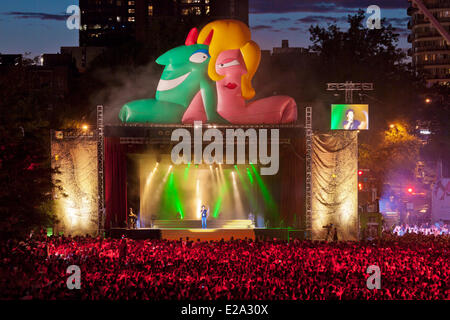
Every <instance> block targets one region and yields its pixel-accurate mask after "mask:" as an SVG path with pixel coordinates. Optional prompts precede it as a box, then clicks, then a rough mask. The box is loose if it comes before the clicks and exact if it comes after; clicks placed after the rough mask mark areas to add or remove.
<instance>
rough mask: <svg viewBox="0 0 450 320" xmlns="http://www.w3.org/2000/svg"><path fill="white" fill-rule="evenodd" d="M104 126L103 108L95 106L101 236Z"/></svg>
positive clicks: (103, 203)
mask: <svg viewBox="0 0 450 320" xmlns="http://www.w3.org/2000/svg"><path fill="white" fill-rule="evenodd" d="M104 129H105V125H104V117H103V106H101V105H99V106H97V154H98V157H97V160H98V234H99V235H103V232H104V229H105V190H104V161H103V159H104V154H105V139H104V136H105V131H104Z"/></svg>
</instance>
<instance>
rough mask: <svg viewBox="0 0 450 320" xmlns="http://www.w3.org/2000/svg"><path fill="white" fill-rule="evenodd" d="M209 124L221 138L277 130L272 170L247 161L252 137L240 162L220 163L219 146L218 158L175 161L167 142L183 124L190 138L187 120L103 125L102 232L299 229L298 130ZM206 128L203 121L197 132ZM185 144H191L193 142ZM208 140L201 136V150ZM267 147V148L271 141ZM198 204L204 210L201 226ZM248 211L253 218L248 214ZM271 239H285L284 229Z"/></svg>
mask: <svg viewBox="0 0 450 320" xmlns="http://www.w3.org/2000/svg"><path fill="white" fill-rule="evenodd" d="M214 127H215V128H214V129H217V130H219V131H221V132H222V133H223V135H224V137H225V134H226V131H227V130H230V129H231V130H238V129H242V130H243V131H246V130H247V129H255V130H256V131H257V132H258V134H259V130H261V129H262V130H264V129H265V130H267V131H268V135H269V141H270V135H271V130H272V129H277V130H279V141H278V143H277V145H276V147H277V148H278V149H279V168H278V171H277V173H276V174H274V175H262V174H261V168H262V167H268V165H267V164H265V165H262V164H260V163H251V162H250V161H249V152H250V145H251V144H255V142H254V141H253V142H251V141H249V139H248V138H247V141H246V143H245V163H243V164H242V163H241V164H226V152H224V156H225V159H224V161H223V162H222V163H213V164H211V165H208V164H206V163H204V161H203V163H200V164H195V163H192V162H189V163H182V164H175V163H174V162H173V161H172V159H171V151H172V149H173V148H174V146H175V145H176V144H178V141H176V142H174V141H172V140H171V136H172V134H173V131H174V130H177V129H180V128H183V129H186V130H188V131H190V132H191V135H192V136H194V135H195V131H194V130H195V128H194V127H193V126H189V125H151V124H136V125H119V126H105V128H104V133H105V138H104V185H105V208H106V212H105V213H106V215H105V231H106V233H107V234H108V233H110V234H111V236H121V235H122V234H123V233H125V234H126V235H128V236H130V237H131V238H163V239H173V240H179V239H180V238H186V237H189V239H200V240H221V239H222V238H223V239H224V240H229V239H231V238H234V239H245V238H247V239H255V238H257V237H259V236H264V237H265V235H266V234H271V232H269V231H265V232H263V230H267V227H271V228H280V227H282V228H283V227H288V226H289V227H296V228H297V229H298V228H301V225H302V223H304V218H305V201H304V199H305V158H304V154H305V138H304V129H303V128H302V127H301V126H299V125H278V126H272V125H264V126H263V125H259V126H230V125H217V126H214ZM210 128H211V126H210V125H203V130H204V131H205V130H208V129H210ZM236 144H237V140H236V142H235V145H236ZM256 145H258V144H257V143H256ZM191 146H192V150H194V148H195V145H194V142H192V144H191ZM207 146H208V143H205V142H204V143H203V145H202V149H205V148H206V147H207ZM269 146H270V149H269V150H267V152H268V153H269V154H270V152H271V151H272V148H273V146H271V145H270V143H269ZM236 150H237V146H236V149H235V151H236ZM258 151H259V149H258ZM235 155H237V153H236V152H235ZM192 156H194V152H192ZM201 205H206V206H207V207H208V208H209V213H210V217H209V218H208V229H206V230H202V229H201V220H200V207H201ZM130 208H133V211H134V212H135V213H136V214H137V215H138V224H137V225H138V227H139V228H138V229H135V230H127V228H126V226H127V217H128V212H129V210H130ZM250 214H252V215H253V216H254V223H252V222H251V221H250V220H247V219H248V218H249V215H250ZM272 233H273V231H272ZM275 237H276V238H283V237H284V238H287V236H285V235H283V232H277V235H276V236H275Z"/></svg>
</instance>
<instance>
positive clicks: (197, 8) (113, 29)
mask: <svg viewBox="0 0 450 320" xmlns="http://www.w3.org/2000/svg"><path fill="white" fill-rule="evenodd" d="M79 3H80V9H81V29H80V36H79V37H80V46H81V47H89V46H96V47H110V46H115V45H119V44H121V43H123V42H124V41H128V40H137V41H140V42H144V41H147V40H148V39H151V33H153V32H154V30H155V26H154V25H157V26H156V28H158V22H159V21H161V20H166V21H177V22H183V21H184V20H189V22H191V23H193V22H195V23H196V24H197V26H199V27H201V26H202V25H204V24H206V23H208V22H210V21H212V20H216V19H236V20H241V21H243V22H245V23H246V24H248V10H249V6H248V0H170V1H169V0H80V2H79ZM190 26H191V24H190V23H186V27H187V28H190ZM181 31H183V32H184V33H186V34H187V32H189V30H180V32H181Z"/></svg>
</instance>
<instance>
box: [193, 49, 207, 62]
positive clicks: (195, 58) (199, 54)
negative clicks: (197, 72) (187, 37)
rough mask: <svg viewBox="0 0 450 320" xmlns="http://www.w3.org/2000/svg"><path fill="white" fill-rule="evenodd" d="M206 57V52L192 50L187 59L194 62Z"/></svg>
mask: <svg viewBox="0 0 450 320" xmlns="http://www.w3.org/2000/svg"><path fill="white" fill-rule="evenodd" d="M208 58H209V54H208V53H207V52H204V51H197V52H194V54H193V55H192V56H191V57H190V58H189V61H190V62H194V63H203V62H205V61H206V60H208Z"/></svg>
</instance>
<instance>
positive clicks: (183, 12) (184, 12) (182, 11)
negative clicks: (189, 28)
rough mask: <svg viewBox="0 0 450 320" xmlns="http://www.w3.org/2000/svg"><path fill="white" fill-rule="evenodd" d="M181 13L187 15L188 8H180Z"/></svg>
mask: <svg viewBox="0 0 450 320" xmlns="http://www.w3.org/2000/svg"><path fill="white" fill-rule="evenodd" d="M181 14H182V15H183V16H187V15H189V9H182V10H181Z"/></svg>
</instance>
